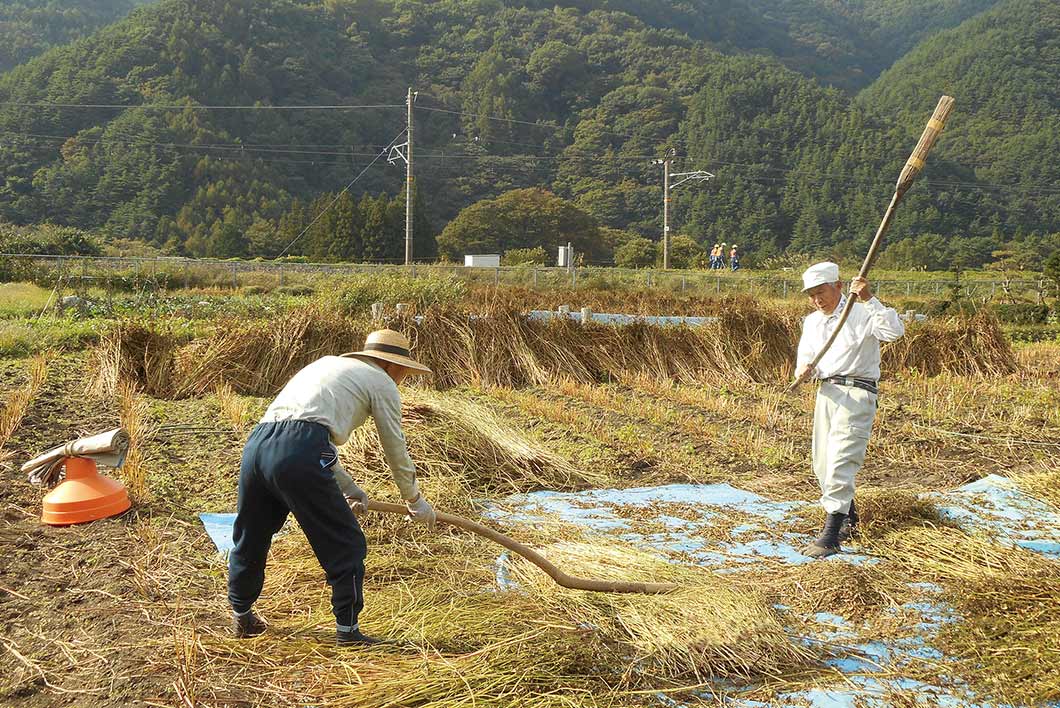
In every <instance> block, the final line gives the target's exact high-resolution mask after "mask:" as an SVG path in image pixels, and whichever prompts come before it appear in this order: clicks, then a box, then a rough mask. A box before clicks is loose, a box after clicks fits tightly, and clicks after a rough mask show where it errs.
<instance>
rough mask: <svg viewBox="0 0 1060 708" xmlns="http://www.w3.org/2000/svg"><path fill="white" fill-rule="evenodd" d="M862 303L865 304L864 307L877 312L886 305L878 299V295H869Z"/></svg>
mask: <svg viewBox="0 0 1060 708" xmlns="http://www.w3.org/2000/svg"><path fill="white" fill-rule="evenodd" d="M862 304H863V305H865V308H866V309H868V310H872V311H873V312H879V311H880V310H886V309H887V306H886V305H884V304H883V303H882V302H880V299H879V298H878V297H876V296H875V295H873V296H872V297H870V298H869V299H868V300H866V301H865V302H864V303H862Z"/></svg>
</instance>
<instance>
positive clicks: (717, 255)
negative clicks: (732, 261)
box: [710, 243, 721, 270]
mask: <svg viewBox="0 0 1060 708" xmlns="http://www.w3.org/2000/svg"><path fill="white" fill-rule="evenodd" d="M718 268H721V244H719V243H716V244H714V248H712V249H710V269H711V270H717V269H718Z"/></svg>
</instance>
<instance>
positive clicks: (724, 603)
mask: <svg viewBox="0 0 1060 708" xmlns="http://www.w3.org/2000/svg"><path fill="white" fill-rule="evenodd" d="M543 553H544V554H545V555H546V556H547V557H548V558H549V560H551V561H553V562H555V563H556V564H557V565H559V566H560V567H562V568H564V569H566V570H567V571H568V572H570V573H574V574H577V575H581V576H587V577H593V578H601V579H608V580H633V579H637V580H648V581H653V582H672V583H676V584H678V585H680V586H681V589H680V590H678V591H676V592H673V593H668V594H665V595H637V596H633V595H611V594H606V593H584V592H578V591H573V590H566V589H564V588H561V587H559V586H557V585H556V584H555V583H553V582H552V581H551V580H550V579H549V578H548V577H546V576H545V575H544V574H543V573H541V571H540V570H538V569H537V568H535V567H534V566H532V565H531V564H530V563H529V562H527V561H525V560H524V559H521V558H520V559H515V560H512V561H510V569H511V570H510V573H511V577H512V579H513V580H514V581H515V583H516V587H518V588H519V589H520V590H522V591H525V592H526V593H528V594H529V595H530V596H531V597H533V598H534V599H535V600H536V602H537V603H538V604H539V605H540V606H541V607H544V608H547V611H548V613H549V614H552V615H557V616H561V617H564V618H566V620H567V621H568V622H570V623H571V624H573V625H574V626H579V627H587V628H591V631H592V632H593V633H594V634H597V635H599V636H600V637H602V638H603V639H604V640H605V641H606V642H608V643H613V644H614V645H615V646H617V647H628V652H627V653H626V654H625V655H626V656H627V657H628V660H629V662H630V664H629V668H628V671H629V672H631V673H632V672H642V671H643V672H648V673H651V674H655V675H661V676H666V677H668V678H672V679H684V680H695V681H707V680H716V679H722V678H724V679H736V680H751V679H760V678H764V677H778V676H781V675H783V674H784V673H788V672H791V671H792V670H795V669H797V668H799V667H804V666H805V665H806V664H807V663H808V662H809V660H810V659H811V656H810V653H809V652H808V651H807V650H806V649H805V648H803V647H801V646H800V645H798V644H795V643H794V642H793V641H792V639H791V638H790V637H789V636H788V635H787V634H786V633H785V631H784V627H783V625H782V624H781V622H780V620H779V618H778V615H777V613H776V612H775V611H774V610H773V608H772V607H770V605H769V603H768V602H766V600H765V599H764V598H762V597H761V596H759V595H758V593H757V592H755V591H754V590H752V589H750V588H748V587H740V586H737V585H736V584H734V583H733V582H732V581H731V580H728V579H724V578H722V577H720V576H717V575H715V574H713V573H711V572H710V571H708V570H706V569H703V568H697V567H692V566H681V565H675V564H672V563H668V562H667V561H665V560H663V559H661V558H659V557H657V556H654V555H651V554H649V553H644V552H641V551H637V550H635V549H633V548H630V547H628V546H620V545H617V544H613V543H608V542H601V541H598V540H594V541H593V542H591V543H589V542H584V541H581V542H576V541H565V542H561V543H557V544H554V545H552V546H549V547H548V548H546V549H544V550H543Z"/></svg>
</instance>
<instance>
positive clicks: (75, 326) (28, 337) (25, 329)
mask: <svg viewBox="0 0 1060 708" xmlns="http://www.w3.org/2000/svg"><path fill="white" fill-rule="evenodd" d="M103 323H104V321H103V320H100V319H83V320H73V319H67V318H65V317H54V316H47V317H41V318H39V319H36V320H30V319H0V357H22V356H29V355H31V354H36V353H38V352H43V351H47V350H49V349H59V348H61V349H79V348H81V347H84V346H86V345H87V344H90V343H91V342H94V341H95V340H96V339H97V338H98V337H99V332H100V328H101V327H102V326H103Z"/></svg>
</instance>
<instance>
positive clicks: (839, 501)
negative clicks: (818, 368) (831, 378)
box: [813, 383, 876, 514]
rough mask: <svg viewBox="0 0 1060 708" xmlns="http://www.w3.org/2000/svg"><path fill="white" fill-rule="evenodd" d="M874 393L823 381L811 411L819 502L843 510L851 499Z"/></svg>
mask: <svg viewBox="0 0 1060 708" xmlns="http://www.w3.org/2000/svg"><path fill="white" fill-rule="evenodd" d="M875 417H876V394H875V393H870V392H869V391H865V390H864V389H860V388H855V387H853V386H838V385H836V384H832V383H822V384H821V388H820V389H819V390H818V391H817V405H816V407H815V408H814V411H813V471H814V474H816V475H817V483H818V484H819V485H820V487H821V506H823V507H824V510H825V511H826V512H827V513H829V514H835V513H841V514H846V513H848V512H849V511H850V502H851V501H853V499H854V475H855V474H857V471H858V470H859V469H861V465H862V463H863V462H865V450H866V449H867V448H868V446H869V435H870V434H871V433H872V421H873V419H874V418H875Z"/></svg>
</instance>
